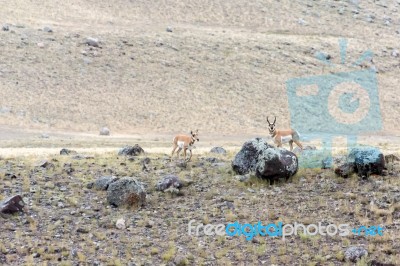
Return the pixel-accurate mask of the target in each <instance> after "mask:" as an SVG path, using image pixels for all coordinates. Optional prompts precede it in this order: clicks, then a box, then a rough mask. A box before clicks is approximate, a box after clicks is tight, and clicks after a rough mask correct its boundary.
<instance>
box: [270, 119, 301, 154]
mask: <svg viewBox="0 0 400 266" xmlns="http://www.w3.org/2000/svg"><path fill="white" fill-rule="evenodd" d="M267 121H268V127H269V134H270V135H271V137H272V138H273V140H274V142H275V144H276V146H278V147H282V143H286V142H289V145H290V151H292V150H293V142H294V143H296V144H297V146H299V147H300V149H303V145H301V143H300V136H299V133H298V132H297V131H296V130H293V129H288V130H277V129H276V128H275V122H276V116H275V120H274V122H273V123H270V122H269V120H268V116H267Z"/></svg>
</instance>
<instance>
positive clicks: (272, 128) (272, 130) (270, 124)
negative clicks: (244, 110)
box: [267, 116, 276, 135]
mask: <svg viewBox="0 0 400 266" xmlns="http://www.w3.org/2000/svg"><path fill="white" fill-rule="evenodd" d="M267 122H268V129H269V133H270V134H271V135H272V134H274V133H275V122H276V116H275V119H274V122H273V123H271V122H269V120H268V116H267Z"/></svg>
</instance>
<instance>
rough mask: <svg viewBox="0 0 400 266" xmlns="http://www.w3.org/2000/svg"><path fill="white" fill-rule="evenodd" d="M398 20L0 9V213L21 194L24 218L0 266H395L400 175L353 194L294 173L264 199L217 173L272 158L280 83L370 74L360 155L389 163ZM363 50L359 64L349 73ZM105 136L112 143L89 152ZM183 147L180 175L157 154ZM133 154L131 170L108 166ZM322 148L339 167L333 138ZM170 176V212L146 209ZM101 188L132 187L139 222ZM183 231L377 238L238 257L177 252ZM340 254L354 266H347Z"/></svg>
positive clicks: (346, 187) (274, 9)
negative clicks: (103, 132) (257, 150)
mask: <svg viewBox="0 0 400 266" xmlns="http://www.w3.org/2000/svg"><path fill="white" fill-rule="evenodd" d="M399 14H400V1H397V0H393V1H386V0H348V1H345V0H335V1H334V0H331V1H327V0H322V1H315V0H314V1H311V0H306V1H300V0H256V1H243V0H231V1H222V0H215V1H210V0H199V1H193V0H189V1H172V0H171V1H170V0H156V1H144V0H137V1H136V0H135V1H133V0H110V1H93V0H87V1H83V0H66V1H51V0H43V1H31V0H13V1H2V2H1V3H0V201H1V200H4V199H5V198H7V197H9V196H11V195H15V194H20V195H22V196H23V198H24V200H25V201H26V203H27V204H28V211H27V213H24V214H18V215H14V216H11V217H1V216H0V239H1V242H0V265H385V264H384V263H386V265H400V231H399V229H400V181H399V180H400V179H399V177H400V165H399V163H392V164H390V165H389V166H388V167H389V168H388V170H387V171H385V175H384V176H371V177H370V178H369V179H367V180H361V179H360V178H358V177H357V176H355V175H354V176H351V177H349V178H347V179H344V178H341V177H337V176H336V175H335V174H334V172H333V171H332V170H331V169H300V170H299V171H298V173H297V174H296V175H295V176H294V177H292V178H291V179H290V180H289V181H288V182H282V183H278V184H274V185H269V183H268V182H265V181H263V180H259V179H257V178H256V177H255V176H251V177H250V179H248V180H247V181H245V182H241V181H239V180H237V178H236V177H235V175H236V174H235V173H234V172H233V170H232V167H231V161H232V159H233V157H234V155H235V153H236V152H237V151H238V150H239V149H240V147H241V145H242V144H243V143H244V141H246V140H248V139H250V138H252V137H257V136H261V137H265V138H266V139H267V140H268V141H270V138H269V137H268V127H267V125H266V123H267V121H266V117H267V116H270V117H273V116H277V117H278V122H277V124H278V127H289V126H290V111H289V110H290V106H289V99H288V96H287V92H286V90H287V88H286V82H287V81H288V80H290V79H292V78H298V77H308V76H316V75H328V74H334V73H337V72H349V71H355V70H362V69H365V68H373V69H375V70H376V77H377V83H378V84H377V87H378V93H379V105H380V111H381V114H382V130H380V131H378V132H365V134H362V135H360V136H359V139H358V140H359V142H360V143H361V144H367V145H372V146H377V147H379V148H380V149H381V150H382V151H383V153H384V154H391V153H394V154H397V155H399V154H400V127H399V126H398V117H399V116H400V94H399V92H398V84H400V75H399V74H400V52H399V50H400V42H399V40H400V15H399ZM49 29H51V30H49ZM89 37H91V38H95V39H97V40H98V46H97V45H96V47H95V46H90V45H88V44H87V43H86V41H87V38H89ZM340 39H345V40H347V50H346V58H345V59H346V60H345V64H341V59H342V58H341V55H340V49H339V40H340ZM368 50H369V51H372V52H373V54H374V56H373V60H372V61H366V62H363V63H362V64H361V66H354V65H353V64H352V63H354V62H355V61H357V59H359V58H360V57H361V56H362V55H363V53H364V52H366V51H368ZM321 53H323V54H325V55H329V58H330V61H331V62H332V65H328V64H325V63H324V62H322V61H321V60H319V59H318V58H317V56H316V55H318V54H321ZM104 126H106V127H108V128H110V130H111V136H99V129H100V128H101V127H104ZM192 129H193V130H194V129H199V131H200V142H199V143H196V149H195V150H194V151H193V153H194V156H193V159H192V161H191V162H190V163H188V164H187V166H186V167H181V166H179V163H177V161H175V160H172V161H171V160H170V158H169V154H170V151H171V141H172V138H173V135H174V134H176V133H188V132H189V131H190V130H192ZM136 143H138V144H139V145H140V146H142V147H143V148H144V150H145V151H146V154H145V155H142V156H138V157H135V158H133V159H128V158H126V157H124V156H118V155H117V152H118V149H119V148H121V147H122V146H124V145H127V144H129V145H133V144H136ZM304 144H306V145H313V146H317V147H318V148H319V147H321V145H322V144H321V142H320V140H307V139H305V140H304ZM333 144H334V146H333V148H334V154H335V155H337V154H343V153H344V150H345V148H346V139H345V138H343V137H342V138H341V137H338V138H336V139H334V143H333ZM214 146H222V147H224V148H225V149H226V150H227V151H228V153H227V154H226V155H215V154H211V153H209V151H210V148H212V147H214ZM61 148H70V149H74V150H76V151H78V153H80V154H85V155H89V157H88V158H76V157H74V156H61V155H59V151H60V149H61ZM145 158H149V159H150V161H151V163H150V166H151V167H150V169H148V170H147V171H144V170H143V168H142V164H143V160H144V159H145ZM43 160H46V161H48V162H50V163H51V164H52V165H53V166H54V167H50V168H43V167H40V166H38V163H39V162H41V161H43ZM167 174H175V175H177V176H178V177H179V178H181V179H182V180H185V182H186V183H187V184H188V185H187V186H185V187H184V188H183V189H182V190H181V192H180V194H179V195H175V194H172V193H168V192H166V193H164V192H159V191H156V189H155V185H156V184H157V182H158V181H159V180H160V179H161V178H162V177H163V176H165V175H167ZM109 175H114V176H117V177H124V176H131V177H135V178H137V179H138V180H140V181H141V182H143V183H144V184H145V187H146V191H147V203H146V204H145V206H143V207H142V208H139V209H126V208H114V207H111V206H110V205H109V204H108V203H107V200H106V192H104V191H96V190H94V189H89V188H88V187H87V186H88V184H89V183H90V182H93V181H95V180H96V179H98V178H99V177H101V176H109ZM120 218H124V220H125V221H126V228H125V229H123V230H121V229H118V228H116V222H117V220H118V219H120ZM192 219H195V220H196V221H197V222H198V223H204V224H219V223H223V224H227V223H229V222H234V221H239V222H241V223H246V222H248V223H257V222H258V221H259V220H260V221H263V222H273V223H278V222H284V223H294V222H299V223H304V224H311V223H318V222H322V223H324V224H329V223H335V224H339V223H348V224H350V225H351V226H352V227H356V226H360V225H367V226H372V225H382V226H384V227H385V234H384V236H376V237H366V236H354V235H351V236H346V237H339V236H335V237H328V236H324V237H323V236H307V235H299V236H294V237H290V238H288V239H286V240H282V239H280V238H271V237H256V238H255V239H254V240H252V241H247V240H246V239H245V238H244V237H220V236H213V237H211V236H205V235H200V236H189V235H188V223H189V221H190V220H192ZM349 246H362V247H364V248H365V249H366V250H367V251H368V253H369V255H368V256H367V257H366V258H363V259H362V260H360V261H358V262H357V263H353V262H349V261H346V260H345V256H344V252H345V250H346V248H348V247H349ZM377 262H379V263H382V264H378V263H377Z"/></svg>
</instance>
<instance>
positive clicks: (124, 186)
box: [107, 177, 146, 207]
mask: <svg viewBox="0 0 400 266" xmlns="http://www.w3.org/2000/svg"><path fill="white" fill-rule="evenodd" d="M107 201H108V203H109V204H111V205H113V206H116V207H119V206H135V207H139V206H142V205H144V203H145V201H146V192H145V189H144V185H143V184H142V183H141V182H139V181H138V180H136V179H135V178H133V177H124V178H121V179H120V180H117V181H115V182H112V183H111V184H109V186H108V189H107Z"/></svg>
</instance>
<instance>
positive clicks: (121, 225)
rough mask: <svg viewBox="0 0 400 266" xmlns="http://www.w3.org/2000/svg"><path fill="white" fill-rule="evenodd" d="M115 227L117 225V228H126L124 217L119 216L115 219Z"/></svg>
mask: <svg viewBox="0 0 400 266" xmlns="http://www.w3.org/2000/svg"><path fill="white" fill-rule="evenodd" d="M115 227H117V229H120V230H123V229H125V228H126V225H125V219H124V218H120V219H118V220H117V222H116V223H115Z"/></svg>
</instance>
